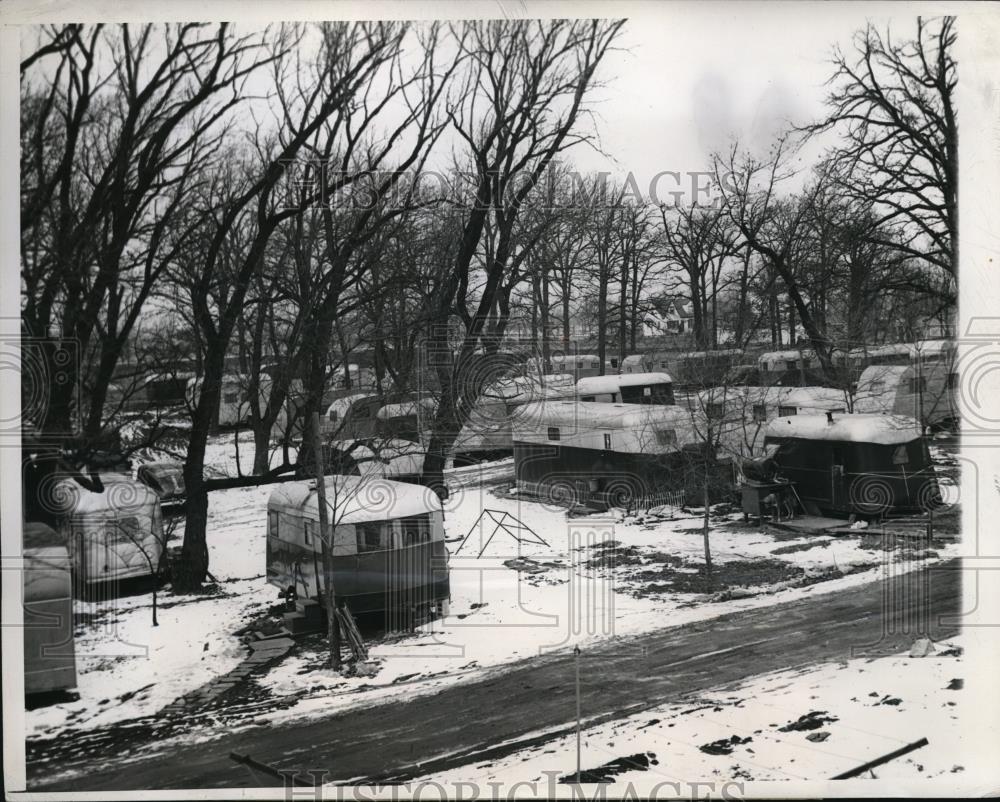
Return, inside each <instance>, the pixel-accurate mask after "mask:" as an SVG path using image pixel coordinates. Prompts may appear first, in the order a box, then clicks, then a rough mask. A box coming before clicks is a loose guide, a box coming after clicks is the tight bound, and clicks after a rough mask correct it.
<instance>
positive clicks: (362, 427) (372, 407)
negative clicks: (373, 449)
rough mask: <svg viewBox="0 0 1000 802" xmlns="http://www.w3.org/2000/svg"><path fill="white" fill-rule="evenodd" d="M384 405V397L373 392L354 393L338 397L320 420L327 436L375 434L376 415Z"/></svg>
mask: <svg viewBox="0 0 1000 802" xmlns="http://www.w3.org/2000/svg"><path fill="white" fill-rule="evenodd" d="M381 406H382V399H381V398H379V396H377V395H372V394H371V393H352V394H351V395H345V396H343V397H342V398H337V399H335V400H334V401H333V403H331V404H330V406H329V407H327V410H326V415H324V416H323V420H322V421H321V422H320V428H321V429H322V433H323V434H324V435H325V436H326V437H331V436H332V437H337V438H338V439H342V440H347V439H361V438H365V437H371V436H372V435H373V434H375V416H376V415H377V414H378V411H379V409H380V408H381Z"/></svg>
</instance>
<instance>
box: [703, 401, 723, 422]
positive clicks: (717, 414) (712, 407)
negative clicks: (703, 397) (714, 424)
mask: <svg viewBox="0 0 1000 802" xmlns="http://www.w3.org/2000/svg"><path fill="white" fill-rule="evenodd" d="M723 411H724V410H723V407H722V404H707V405H706V406H705V414H706V415H707V416H708V417H710V418H716V419H718V418H721V417H722V415H723Z"/></svg>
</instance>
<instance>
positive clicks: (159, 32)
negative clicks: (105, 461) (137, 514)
mask: <svg viewBox="0 0 1000 802" xmlns="http://www.w3.org/2000/svg"><path fill="white" fill-rule="evenodd" d="M265 60H266V59H265V58H264V57H263V56H262V54H261V51H260V37H259V36H239V37H238V36H235V35H234V34H233V33H232V31H231V29H230V27H229V26H228V25H224V24H223V25H218V26H209V25H201V24H184V25H173V26H165V27H160V26H155V25H144V26H140V27H138V28H133V27H132V26H129V25H120V26H114V27H113V28H102V27H101V26H96V27H93V28H85V27H83V26H78V25H73V26H67V27H65V28H57V29H50V30H49V31H48V34H47V37H46V38H45V39H44V40H43V41H42V42H41V43H40V45H39V47H38V49H37V50H36V51H35V52H34V53H33V54H31V55H30V56H28V57H27V58H26V59H25V60H24V62H22V73H21V93H22V101H23V103H22V120H21V124H22V125H21V130H22V146H23V147H22V155H21V167H22V186H21V200H22V215H21V233H22V252H23V253H24V254H25V258H24V259H23V260H22V278H23V285H24V290H25V292H24V296H25V299H24V308H23V318H24V321H25V324H26V326H27V327H28V328H29V330H30V331H31V332H32V333H33V334H34V335H36V336H44V335H47V334H49V333H50V332H53V331H58V334H59V336H61V337H65V338H72V339H73V340H74V341H75V342H76V343H77V344H78V345H79V347H80V349H81V354H82V355H83V356H84V357H85V358H88V359H91V360H92V362H93V365H92V366H88V367H90V369H89V370H87V371H86V372H87V373H89V374H90V375H91V377H92V378H93V381H90V382H89V383H88V386H87V389H88V393H87V395H88V398H87V399H85V400H86V402H89V409H84V410H80V409H75V408H74V403H73V398H74V395H75V393H76V392H77V390H78V388H79V387H80V381H81V378H80V373H79V372H78V367H79V366H78V365H76V364H71V365H69V366H68V368H66V369H65V370H64V371H63V374H64V375H66V376H67V377H68V379H69V380H68V381H64V382H62V383H60V384H58V385H53V387H52V388H51V391H50V398H49V406H48V409H47V420H46V421H40V422H39V423H40V425H41V426H42V427H43V428H44V429H51V430H54V431H68V430H69V429H70V426H71V422H72V419H73V418H75V419H76V421H77V422H78V423H79V424H80V425H82V427H83V429H84V430H85V432H86V433H87V434H88V435H90V436H96V435H97V434H98V433H99V432H100V430H101V428H102V425H103V423H104V421H103V419H102V414H103V409H104V402H105V392H106V388H107V386H108V384H109V383H110V381H111V378H112V376H113V374H114V371H115V367H116V365H117V363H118V361H119V359H120V357H121V354H122V351H123V349H124V347H125V345H126V343H127V342H128V340H129V337H130V335H131V333H132V331H133V329H134V327H135V325H136V322H137V320H138V317H139V314H140V312H141V310H142V309H143V307H144V304H145V302H146V300H147V299H148V298H149V296H150V293H151V292H152V291H153V289H154V287H155V286H156V285H157V283H158V282H159V280H160V277H161V276H162V274H163V272H164V270H165V269H166V268H167V266H168V265H169V264H171V263H172V262H173V261H174V260H175V259H176V258H177V256H178V253H179V250H180V249H181V248H182V247H183V243H184V241H185V238H186V237H187V236H188V235H189V234H190V233H191V232H192V230H193V228H194V227H195V226H196V225H197V224H198V215H197V214H196V213H194V211H193V209H192V208H191V205H190V203H189V198H190V195H191V193H192V192H193V191H194V189H195V188H196V186H197V183H198V182H199V181H200V180H201V179H200V175H201V170H202V168H203V166H204V164H206V163H207V162H208V161H210V160H211V158H212V157H213V154H214V153H215V152H217V150H218V148H219V146H220V143H221V142H222V140H223V138H224V136H225V131H226V122H227V120H228V119H229V115H230V112H231V111H232V110H233V109H234V108H235V107H236V106H237V105H239V104H240V103H242V102H243V98H242V95H243V93H242V88H243V86H244V83H245V81H246V79H247V78H248V77H249V76H250V74H251V73H253V72H254V71H255V70H256V69H257V68H258V67H260V66H261V64H262V63H263V61H265Z"/></svg>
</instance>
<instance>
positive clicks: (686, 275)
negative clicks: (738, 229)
mask: <svg viewBox="0 0 1000 802" xmlns="http://www.w3.org/2000/svg"><path fill="white" fill-rule="evenodd" d="M660 218H661V221H662V225H663V227H662V235H663V243H664V246H665V247H664V250H665V258H666V260H667V264H668V265H669V266H671V267H674V268H675V269H676V270H677V272H678V273H679V274H680V275H679V277H678V278H679V280H678V281H677V283H676V286H677V287H679V288H681V290H682V291H683V292H684V294H685V295H686V296H687V298H688V299H689V300H690V301H691V310H692V313H693V315H694V320H693V325H694V340H695V343H696V345H697V346H698V347H699V348H707V347H709V346H711V347H716V346H718V329H719V315H718V303H719V293H720V291H721V290H722V289H724V288H725V285H724V283H723V280H722V279H723V270H724V268H725V265H726V260H727V259H728V258H729V257H731V256H734V255H736V252H737V247H738V242H737V237H736V233H735V231H734V226H733V224H732V221H731V219H730V218H729V217H728V215H726V213H725V212H724V211H723V210H722V209H721V208H719V207H717V206H697V205H690V206H682V207H672V208H670V209H668V208H667V207H665V206H661V207H660Z"/></svg>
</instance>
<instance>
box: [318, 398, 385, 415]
mask: <svg viewBox="0 0 1000 802" xmlns="http://www.w3.org/2000/svg"><path fill="white" fill-rule="evenodd" d="M375 397H376V396H375V395H373V394H372V393H352V394H351V395H342V396H341V397H340V398H337V399H335V400H334V402H333V403H332V404H330V406H328V407H327V408H326V414H327V416H329V414H330V413H331V412H338V413H339V412H347V411H348V410H349V409H350V408H351V407H352V406H353V405H354V404H356V403H357V402H358V401H362V400H364V399H366V398H375Z"/></svg>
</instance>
